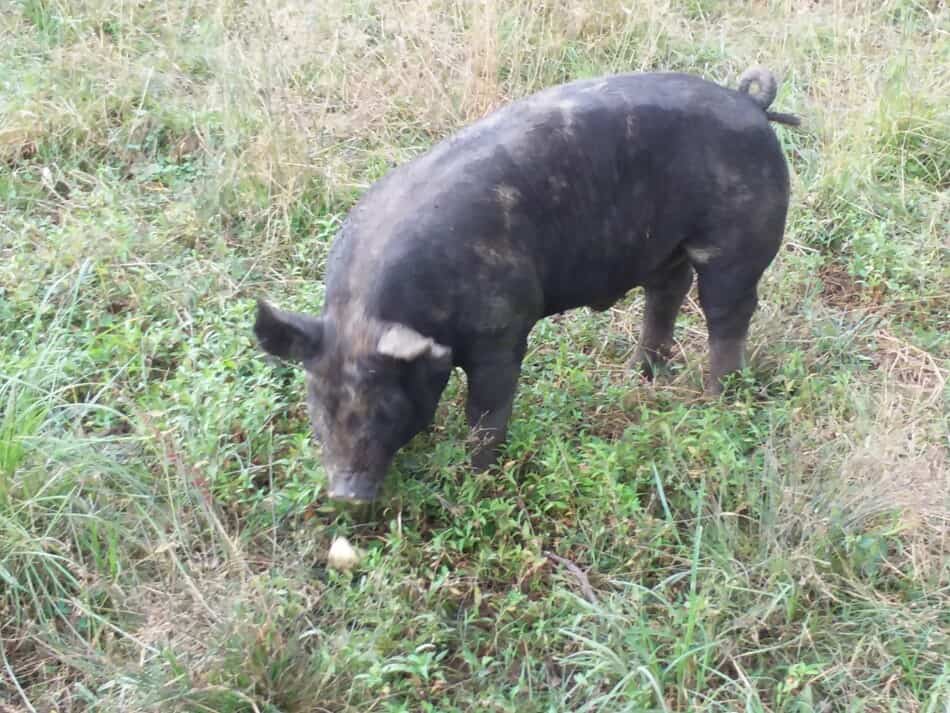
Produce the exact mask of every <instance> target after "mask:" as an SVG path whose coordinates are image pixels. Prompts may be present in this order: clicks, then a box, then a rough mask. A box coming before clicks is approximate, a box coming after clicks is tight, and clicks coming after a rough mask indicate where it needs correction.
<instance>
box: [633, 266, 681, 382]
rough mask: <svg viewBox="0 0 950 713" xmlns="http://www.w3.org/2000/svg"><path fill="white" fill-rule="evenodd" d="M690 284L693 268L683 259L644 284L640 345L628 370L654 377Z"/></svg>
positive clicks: (667, 351) (664, 357) (665, 354)
mask: <svg viewBox="0 0 950 713" xmlns="http://www.w3.org/2000/svg"><path fill="white" fill-rule="evenodd" d="M692 284H693V267H692V265H690V264H689V262H688V261H687V260H686V258H685V256H683V257H681V258H680V259H679V260H678V261H677V262H676V263H675V264H674V265H673V266H672V267H670V268H669V269H667V270H665V271H663V272H662V273H661V274H660V275H659V276H657V277H656V278H653V279H651V280H650V281H649V282H648V283H647V284H646V285H645V290H644V291H645V293H646V304H645V306H644V310H643V326H642V328H641V330H640V343H639V345H638V347H637V352H636V354H635V355H634V357H633V359H632V360H631V362H630V365H629V366H630V368H632V369H639V370H640V371H641V372H642V373H643V374H644V375H646V376H648V377H654V376H656V371H657V369H658V367H660V366H662V365H663V364H664V363H666V360H667V359H669V357H670V351H671V349H672V347H673V328H674V326H675V324H676V316H677V315H678V314H679V311H680V307H681V306H682V305H683V300H684V299H685V298H686V293H687V292H689V288H690V287H691V286H692Z"/></svg>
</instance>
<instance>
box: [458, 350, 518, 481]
mask: <svg viewBox="0 0 950 713" xmlns="http://www.w3.org/2000/svg"><path fill="white" fill-rule="evenodd" d="M520 373H521V358H520V356H518V357H517V358H512V359H508V360H491V361H486V362H481V363H478V364H475V365H473V366H471V367H469V368H467V369H466V374H467V376H468V404H467V406H466V415H467V416H468V425H469V427H470V428H471V429H472V436H473V440H474V441H475V450H474V452H473V453H472V466H473V467H474V468H475V470H476V471H483V470H486V469H488V468H490V467H491V466H492V465H494V463H495V461H496V459H497V458H498V449H499V447H500V446H501V445H502V444H503V443H504V442H505V437H506V436H507V434H508V419H509V418H510V417H511V406H512V404H513V403H514V400H515V391H516V390H517V388H518V376H519V374H520Z"/></svg>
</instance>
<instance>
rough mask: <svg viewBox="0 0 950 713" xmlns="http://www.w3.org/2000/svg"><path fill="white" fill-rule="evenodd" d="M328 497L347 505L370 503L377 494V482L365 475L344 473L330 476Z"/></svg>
mask: <svg viewBox="0 0 950 713" xmlns="http://www.w3.org/2000/svg"><path fill="white" fill-rule="evenodd" d="M328 494H329V496H330V498H331V499H332V500H342V501H344V502H348V503H370V502H372V501H373V500H375V499H376V496H377V495H378V494H379V480H377V479H375V478H373V477H372V476H371V475H368V474H367V473H360V472H352V471H346V472H342V473H333V474H332V475H331V476H330V488H329V493H328Z"/></svg>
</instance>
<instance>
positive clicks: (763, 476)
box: [0, 0, 950, 713]
mask: <svg viewBox="0 0 950 713" xmlns="http://www.w3.org/2000/svg"><path fill="white" fill-rule="evenodd" d="M948 33H950V11H948V9H947V6H946V4H944V3H940V2H933V1H931V0H879V1H876V2H871V1H870V0H868V1H867V2H860V1H845V0H842V1H838V2H794V1H792V0H768V1H763V0H759V1H756V2H749V3H729V2H718V1H717V0H645V1H644V2H627V3H622V2H616V1H615V0H576V1H574V2H567V1H566V0H554V1H553V2H545V3H533V2H528V0H508V1H507V2H501V0H480V1H479V2H468V1H462V0H322V1H321V2H305V1H304V0H287V1H286V2H277V1H276V0H263V1H262V2H258V3H245V2H241V1H240V0H208V1H207V2H197V3H196V2H192V1H191V0H168V1H167V2H162V3H159V2H122V3H114V2H108V1H107V0H7V1H6V3H5V4H4V9H3V12H2V13H0V250H2V257H0V404H2V406H0V637H2V639H3V646H2V649H0V653H2V659H0V710H2V711H4V713H7V711H59V712H66V711H103V712H105V711H219V712H221V713H237V712H239V711H240V712H247V713H250V712H258V713H264V712H276V711H282V712H285V713H297V712H303V711H519V712H522V711H568V710H570V711H670V712H672V711H701V712H712V711H721V712H725V711H796V712H805V711H815V712H818V711H822V712H830V711H867V712H877V711H889V712H890V711H892V712H895V713H897V712H899V713H916V712H920V713H924V712H925V711H926V712H928V713H937V712H942V711H947V710H950V663H948V662H950V556H948V546H950V480H948V478H950V476H948V458H947V455H948V440H947V433H948V414H947V408H946V406H947V397H948V394H950V390H948V387H947V374H948V368H950V260H948V244H947V236H948V227H950V226H948V223H950V220H948V218H950V210H948V191H947V189H948V187H950V84H948V81H947V74H946V68H947V66H948V65H950V35H948ZM756 63H761V64H764V65H766V66H768V67H769V68H771V69H772V70H773V72H775V74H776V75H777V76H778V77H779V78H780V81H781V86H780V91H779V95H778V98H777V100H776V102H775V104H774V108H775V109H776V110H777V111H788V112H794V113H797V114H799V115H800V116H801V117H802V118H803V124H802V127H801V128H800V129H799V130H794V129H789V128H787V127H782V126H776V132H777V134H778V136H779V137H780V139H781V142H782V145H783V147H784V149H785V151H786V153H787V156H788V159H789V163H790V167H791V172H792V207H791V212H790V216H789V223H788V231H787V238H786V241H785V244H784V247H783V250H782V252H781V254H780V255H779V257H778V258H777V260H776V262H775V263H774V264H773V265H772V266H771V268H770V269H769V271H768V272H767V274H766V276H765V278H764V281H763V284H762V287H761V297H762V301H761V305H760V308H759V311H758V313H757V314H756V317H755V319H754V322H753V328H752V334H751V338H750V362H749V369H748V370H747V372H746V373H744V374H742V375H741V376H739V377H737V378H736V379H735V380H734V381H733V383H732V384H731V387H730V389H729V391H728V392H727V395H726V396H725V397H723V398H722V399H719V400H714V399H704V398H703V397H702V395H701V382H702V370H703V364H704V360H705V353H706V349H705V331H704V328H703V325H702V321H701V318H700V313H699V312H698V310H697V307H696V303H695V296H693V297H692V298H691V299H690V301H689V303H688V304H687V306H686V309H685V311H684V314H683V316H682V317H681V319H680V322H679V325H678V329H677V339H678V347H677V349H676V353H675V357H674V360H673V363H672V365H671V366H670V368H669V369H668V370H667V371H665V372H664V373H662V374H660V375H659V378H658V379H657V380H656V382H655V383H652V384H651V383H647V382H645V381H642V380H638V379H634V378H631V377H629V376H627V375H626V374H625V373H624V371H623V364H624V362H625V360H626V359H627V358H628V357H629V355H630V353H631V352H632V350H633V347H634V344H635V341H636V337H637V331H638V323H639V315H640V312H641V310H642V294H641V293H640V292H634V293H631V295H630V296H629V298H628V299H626V300H625V301H624V302H623V303H621V304H618V305H617V306H616V307H614V308H613V309H611V310H610V311H608V312H606V313H593V312H590V311H588V310H579V311H577V312H574V313H571V314H569V315H566V316H563V317H561V318H558V319H552V320H548V321H546V322H543V323H541V324H539V325H538V327H537V329H536V330H535V332H534V333H533V335H532V341H531V349H530V353H529V355H528V358H527V363H526V368H525V374H524V380H523V383H522V387H521V390H520V392H519V396H518V400H517V403H516V407H515V417H514V422H513V426H512V433H511V437H510V442H509V444H508V447H507V450H506V452H505V455H504V458H503V462H502V465H501V466H500V467H499V468H497V469H496V470H494V471H491V472H488V473H487V474H484V475H478V476H476V475H473V474H472V473H471V472H470V470H469V468H468V467H467V466H466V462H465V450H464V444H463V441H464V437H465V428H464V425H463V418H462V409H461V408H460V407H461V403H462V398H463V397H464V378H462V377H460V376H458V377H454V378H453V379H452V381H451V383H450V386H449V389H448V391H447V393H446V396H445V398H444V400H443V403H442V405H441V406H440V409H439V412H438V415H437V420H436V424H435V428H434V429H433V430H432V432H430V433H427V434H424V435H422V436H420V437H419V438H417V439H416V440H415V441H414V442H413V443H412V444H411V446H410V447H409V448H408V449H407V450H406V452H405V453H404V454H403V455H402V456H401V457H400V458H399V460H398V462H397V464H396V466H395V468H394V471H393V473H392V474H391V475H390V477H389V479H388V481H387V483H386V491H385V498H384V500H383V501H382V502H381V503H380V504H379V505H377V506H374V507H372V508H368V509H364V510H363V511H354V510H350V509H346V508H343V507H335V506H333V505H332V504H330V503H329V502H328V501H327V499H326V497H325V485H326V482H325V476H324V473H323V471H322V470H321V467H320V460H319V451H318V450H317V449H316V448H314V447H313V446H312V445H311V444H310V443H309V440H308V426H307V420H306V415H305V410H304V408H303V405H302V404H303V397H304V393H303V389H302V377H301V374H300V372H299V371H298V370H296V369H294V368H292V367H289V366H275V365H274V364H272V363H270V362H269V361H267V360H266V359H264V358H262V356H261V354H260V353H259V352H258V350H257V349H256V347H255V345H254V343H253V340H252V333H251V324H252V320H253V310H254V300H255V298H257V297H258V296H261V295H263V296H267V297H269V298H271V299H273V300H275V301H276V302H277V303H278V304H280V305H282V306H285V307H292V308H298V309H308V310H318V309H319V306H320V304H321V299H322V295H321V281H322V278H323V274H324V266H325V259H326V255H327V249H328V246H329V244H330V242H331V240H332V239H333V236H334V234H335V232H336V230H337V228H338V226H339V225H340V221H341V219H342V217H343V216H344V215H345V213H346V211H347V209H348V208H349V207H350V206H351V205H352V204H353V202H354V200H355V199H356V198H358V196H359V195H360V193H361V192H362V191H363V190H365V188H366V187H367V186H368V185H369V184H370V183H372V181H373V180H375V179H376V178H378V177H379V176H381V175H382V174H383V173H384V172H385V171H386V170H387V169H388V168H389V167H390V166H391V165H393V164H396V163H400V162H403V161H406V160H408V159H409V158H410V157H412V156H413V155H416V154H418V153H419V152H421V151H423V150H425V149H426V147H428V146H430V145H431V144H432V143H433V142H434V141H436V140H438V139H439V138H440V137H442V136H445V135H447V134H448V133H450V132H451V131H452V130H454V129H456V128H458V127H461V126H463V125H464V124H466V123H467V122H470V121H472V120H474V119H476V118H477V117H480V116H482V115H484V114H485V113H486V112H487V111H489V110H491V109H492V108H494V107H496V106H499V105H501V104H502V103H504V102H505V101H507V100H509V99H512V98H515V97H518V96H523V95H525V94H527V93H529V92H531V91H534V90H536V89H539V88H541V87H543V86H547V85H550V84H553V83H556V82H559V81H564V80H568V79H572V78H577V77H588V76H594V75H597V74H601V73H606V72H614V71H627V70H653V69H663V70H683V71H689V72H694V73H696V74H700V75H702V76H704V77H707V78H709V79H712V80H715V81H718V82H722V83H725V84H728V85H730V86H735V83H736V80H737V78H738V76H739V74H740V73H741V72H742V71H743V70H744V69H745V68H746V67H748V66H750V65H752V64H756ZM337 535H344V536H346V537H348V538H349V539H350V541H351V542H352V543H353V544H354V545H355V546H357V547H359V548H360V549H361V550H363V551H364V552H365V560H364V561H363V563H362V565H361V566H360V567H359V568H358V569H356V570H353V571H351V572H346V573H340V572H336V571H334V570H332V569H328V568H327V566H326V552H327V550H328V548H329V544H330V542H331V541H332V540H333V538H334V537H335V536H337Z"/></svg>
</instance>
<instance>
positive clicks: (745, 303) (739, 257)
mask: <svg viewBox="0 0 950 713" xmlns="http://www.w3.org/2000/svg"><path fill="white" fill-rule="evenodd" d="M780 237H781V234H780V233H779V239H780ZM778 244H779V240H778V239H777V240H774V241H769V242H766V241H760V242H758V243H757V244H754V245H752V246H750V247H748V248H747V250H746V251H745V252H744V253H742V252H741V251H740V250H736V251H734V252H731V253H722V254H718V255H716V256H715V257H714V258H713V259H710V260H707V261H704V262H700V261H697V262H696V272H697V273H698V275H699V278H698V281H699V303H700V305H701V306H702V308H703V314H704V315H705V317H706V328H707V330H708V333H709V372H710V373H709V380H708V381H707V382H706V392H707V393H709V394H712V395H716V394H719V393H721V392H722V382H723V379H724V378H725V377H726V376H728V375H729V374H732V373H734V372H737V371H740V370H741V369H742V368H743V367H744V365H745V345H746V336H747V335H748V332H749V323H750V322H751V320H752V315H753V313H754V312H755V310H756V307H757V305H758V283H759V280H760V279H761V277H762V273H763V272H765V269H766V268H767V267H768V265H769V263H770V262H771V261H772V258H774V256H775V253H776V251H777V247H778ZM737 245H739V246H741V245H742V243H737ZM773 246H774V248H773Z"/></svg>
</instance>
